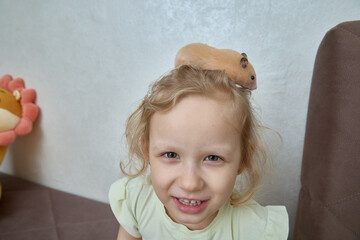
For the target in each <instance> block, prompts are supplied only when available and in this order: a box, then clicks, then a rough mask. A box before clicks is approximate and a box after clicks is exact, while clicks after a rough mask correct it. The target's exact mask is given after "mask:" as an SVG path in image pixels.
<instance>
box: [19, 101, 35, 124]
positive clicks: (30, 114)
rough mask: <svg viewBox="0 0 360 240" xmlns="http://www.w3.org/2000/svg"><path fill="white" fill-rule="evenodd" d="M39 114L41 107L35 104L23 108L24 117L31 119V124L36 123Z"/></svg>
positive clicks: (27, 104)
mask: <svg viewBox="0 0 360 240" xmlns="http://www.w3.org/2000/svg"><path fill="white" fill-rule="evenodd" d="M38 114H39V107H38V106H36V105H35V104H33V103H25V104H24V106H23V112H22V116H23V118H27V119H29V120H30V121H31V122H33V121H35V120H36V118H37V116H38Z"/></svg>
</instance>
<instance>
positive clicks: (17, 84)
mask: <svg viewBox="0 0 360 240" xmlns="http://www.w3.org/2000/svg"><path fill="white" fill-rule="evenodd" d="M9 88H10V90H11V91H15V90H17V89H19V88H25V83H24V80H23V79H22V78H16V79H15V80H14V81H11V82H10V83H9Z"/></svg>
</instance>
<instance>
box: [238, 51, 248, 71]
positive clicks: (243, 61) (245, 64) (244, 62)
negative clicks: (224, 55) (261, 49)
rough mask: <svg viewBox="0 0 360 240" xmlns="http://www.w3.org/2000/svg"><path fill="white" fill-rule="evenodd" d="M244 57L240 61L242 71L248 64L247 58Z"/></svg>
mask: <svg viewBox="0 0 360 240" xmlns="http://www.w3.org/2000/svg"><path fill="white" fill-rule="evenodd" d="M245 56H246V54H245ZM245 56H244V57H242V58H241V60H240V64H241V67H242V68H244V69H245V68H246V67H247V65H248V62H249V61H248V59H247V57H245Z"/></svg>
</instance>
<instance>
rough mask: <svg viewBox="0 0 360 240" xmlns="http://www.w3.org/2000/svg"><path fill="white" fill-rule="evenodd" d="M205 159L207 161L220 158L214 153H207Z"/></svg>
mask: <svg viewBox="0 0 360 240" xmlns="http://www.w3.org/2000/svg"><path fill="white" fill-rule="evenodd" d="M205 160H207V161H219V160H221V158H220V157H219V156H216V155H209V156H206V158H205Z"/></svg>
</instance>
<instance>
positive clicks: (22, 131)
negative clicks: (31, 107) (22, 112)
mask: <svg viewBox="0 0 360 240" xmlns="http://www.w3.org/2000/svg"><path fill="white" fill-rule="evenodd" d="M31 130H32V121H30V120H29V119H28V118H22V119H21V120H20V122H19V124H18V125H17V126H16V128H15V129H14V131H15V134H16V135H19V136H22V135H26V134H28V133H29V132H31Z"/></svg>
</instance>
